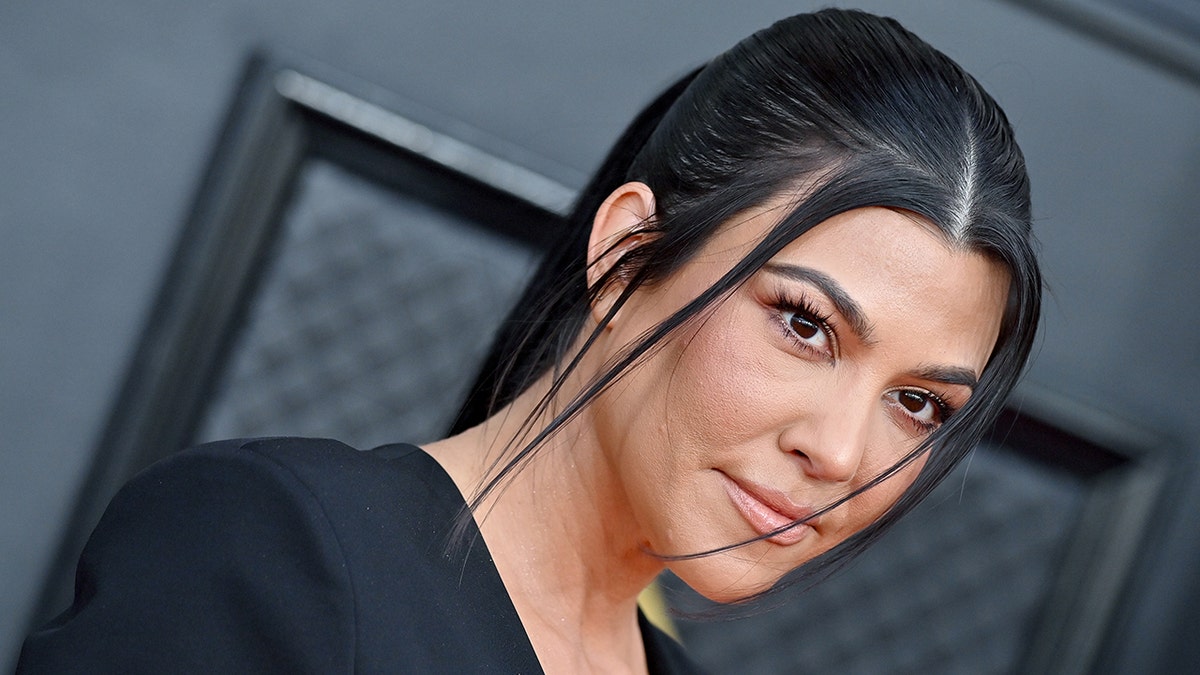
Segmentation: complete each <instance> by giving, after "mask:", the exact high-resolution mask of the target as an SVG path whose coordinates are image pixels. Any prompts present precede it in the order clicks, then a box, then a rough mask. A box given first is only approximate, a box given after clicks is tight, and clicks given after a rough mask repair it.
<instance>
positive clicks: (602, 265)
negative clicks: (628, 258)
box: [587, 182, 655, 321]
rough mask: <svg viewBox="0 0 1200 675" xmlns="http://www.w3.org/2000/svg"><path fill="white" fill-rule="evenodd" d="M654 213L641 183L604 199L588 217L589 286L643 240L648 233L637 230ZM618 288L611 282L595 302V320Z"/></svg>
mask: <svg viewBox="0 0 1200 675" xmlns="http://www.w3.org/2000/svg"><path fill="white" fill-rule="evenodd" d="M654 213H655V205H654V192H653V191H652V190H651V189H650V186H648V185H646V184H645V183H637V182H634V183H625V184H624V185H622V186H621V187H619V188H617V189H616V190H613V192H612V194H610V195H609V196H608V199H605V200H604V203H603V204H601V205H600V208H599V209H597V211H596V217H595V218H594V219H593V220H592V233H591V236H590V237H589V238H588V255H587V283H588V287H589V288H591V287H593V286H595V285H596V283H598V282H599V281H600V279H601V278H602V277H603V276H604V275H605V274H606V273H607V272H608V271H609V270H610V269H612V267H613V265H616V264H617V262H618V261H620V260H621V258H623V257H624V256H625V254H627V253H629V252H630V251H632V250H633V249H635V248H637V247H638V246H639V245H641V244H642V243H643V242H644V241H646V237H647V236H649V233H642V232H640V230H641V229H642V228H644V227H645V226H646V224H647V223H650V222H651V221H653V219H654ZM618 281H619V280H618ZM622 288H623V285H622V284H620V283H616V284H613V285H612V286H611V287H610V288H609V289H606V292H605V293H604V295H603V297H601V298H599V299H598V300H597V301H596V303H595V305H594V306H593V307H592V316H593V317H594V318H595V319H596V320H597V321H599V320H600V319H602V318H603V317H604V316H606V315H607V314H608V311H609V310H610V309H611V308H612V302H613V301H614V300H615V299H616V297H617V295H619V294H620V290H621V289H622ZM613 290H615V291H616V292H613Z"/></svg>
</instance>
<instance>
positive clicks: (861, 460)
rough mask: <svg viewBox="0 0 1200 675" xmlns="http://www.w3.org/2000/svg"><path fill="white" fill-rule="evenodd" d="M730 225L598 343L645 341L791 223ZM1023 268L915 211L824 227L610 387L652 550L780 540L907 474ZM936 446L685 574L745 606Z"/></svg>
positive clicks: (976, 359) (879, 505)
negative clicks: (972, 247) (952, 236)
mask: <svg viewBox="0 0 1200 675" xmlns="http://www.w3.org/2000/svg"><path fill="white" fill-rule="evenodd" d="M781 213H782V211H779V210H772V209H769V208H765V209H762V210H761V211H759V212H756V213H751V214H749V216H748V217H747V218H745V219H739V222H737V223H734V224H731V225H729V226H726V227H724V228H722V230H721V231H720V232H719V233H718V234H717V235H716V236H714V238H713V239H712V240H711V241H710V242H709V243H708V244H707V245H706V246H705V247H704V249H703V250H702V251H701V252H700V253H699V254H698V256H697V257H696V258H695V259H694V260H693V261H691V262H689V263H688V264H687V265H686V266H685V267H684V268H683V269H681V270H680V271H679V272H678V273H676V274H675V275H673V276H672V277H671V278H670V279H669V280H667V281H664V282H662V283H659V284H657V285H655V286H653V287H651V288H643V289H640V290H639V291H638V292H637V293H635V294H634V295H633V296H632V297H631V298H630V300H629V302H628V304H626V305H625V306H624V307H623V308H622V309H621V310H620V312H619V313H618V314H617V316H616V317H615V319H614V321H613V324H612V326H611V327H610V329H609V330H607V331H606V333H605V337H604V342H603V343H602V344H600V345H598V346H599V347H600V348H601V350H602V351H603V352H604V355H605V356H610V355H612V354H613V353H616V351H618V350H620V349H621V348H622V347H623V346H626V345H628V344H630V343H632V342H634V341H636V340H637V339H638V338H639V336H640V335H641V334H642V333H643V332H644V331H646V330H647V329H649V328H651V327H653V326H654V325H656V324H657V323H658V322H660V321H662V320H663V319H665V318H666V317H667V316H669V315H670V314H671V313H672V312H674V311H675V310H677V309H679V308H680V307H682V306H683V305H684V304H685V303H686V302H688V301H690V300H692V299H693V298H695V297H696V296H697V295H698V294H700V293H701V292H702V291H703V290H705V289H706V288H708V287H709V286H710V285H711V284H712V283H713V282H715V281H716V280H717V279H718V278H719V277H720V276H721V275H723V274H724V273H725V272H727V271H728V270H729V269H730V268H731V267H732V266H733V265H734V263H736V262H737V261H738V260H739V259H741V258H742V257H743V256H744V255H745V254H746V253H747V252H748V251H749V250H750V249H751V248H752V247H753V245H754V244H755V243H756V242H757V241H759V240H760V239H761V238H762V237H763V236H764V235H765V234H766V233H767V232H768V231H769V229H770V228H771V227H772V226H773V225H774V224H775V223H776V221H777V219H778V217H779V216H780V214H781ZM1007 288H1008V277H1007V274H1006V272H1005V271H1004V269H1003V268H1002V267H1001V266H1000V265H998V264H996V263H995V262H993V261H991V260H990V259H987V258H984V257H983V256H980V255H978V254H976V253H971V252H967V251H963V250H959V249H955V248H952V247H951V246H949V245H948V244H947V242H946V240H945V239H944V238H943V237H942V235H941V234H939V233H938V232H937V231H936V230H935V229H934V228H933V227H932V226H931V225H929V224H928V223H926V222H924V221H922V220H920V219H919V218H918V217H916V216H913V215H911V214H906V213H900V212H897V211H892V210H888V209H883V208H866V209H858V210H855V211H851V212H848V213H845V214H842V215H839V216H837V217H835V218H832V219H830V220H828V221H826V222H824V223H822V224H820V225H818V226H817V227H815V228H814V229H813V230H811V231H810V232H808V233H806V234H805V235H803V236H802V237H800V238H799V239H797V240H796V241H794V242H792V243H791V244H790V245H789V246H787V247H786V248H785V249H783V250H782V251H781V252H780V253H779V254H778V255H777V256H775V257H774V258H773V259H771V261H770V262H769V263H768V264H767V265H765V266H764V267H763V268H762V269H761V270H760V271H759V272H757V273H756V274H755V275H754V276H752V277H751V278H750V279H749V280H748V282H747V283H746V284H745V285H744V286H742V287H740V288H738V289H737V290H735V291H733V292H732V294H731V295H729V296H728V297H727V298H726V299H725V300H724V301H722V302H719V303H717V304H716V305H715V306H714V307H712V308H711V310H710V311H709V312H708V313H707V314H705V315H703V316H701V317H698V320H696V321H694V322H692V323H691V324H689V325H688V326H687V327H685V328H684V329H682V330H681V331H679V332H678V333H677V334H676V336H674V337H673V338H672V339H670V340H669V341H668V343H667V344H666V345H665V347H664V348H663V349H662V350H660V351H658V352H656V353H654V355H653V356H651V357H650V358H648V359H647V360H646V361H645V362H644V363H643V364H642V365H641V366H639V367H637V368H636V369H635V370H633V371H632V372H630V373H629V374H628V375H627V376H626V377H625V378H623V379H622V380H621V381H620V382H619V383H618V384H617V385H616V386H614V387H613V388H612V389H611V390H610V391H609V392H608V393H606V394H605V395H603V396H602V397H600V398H599V399H598V400H597V401H596V402H595V405H594V407H593V408H592V411H591V413H590V415H591V416H592V420H593V423H594V425H595V427H594V428H595V430H596V434H597V439H598V441H599V443H600V447H601V449H602V451H603V453H604V455H605V457H606V459H607V460H608V461H609V462H610V464H609V465H610V466H612V467H614V468H613V470H614V471H615V472H616V473H617V474H618V476H619V481H618V482H619V484H620V485H621V489H622V492H623V498H624V499H625V501H626V502H627V503H626V504H625V507H626V508H627V509H628V513H629V514H630V516H631V518H630V525H629V526H630V527H631V528H635V530H636V533H637V534H636V536H638V537H639V538H640V540H641V543H642V545H643V546H644V548H645V549H647V550H648V551H652V552H654V553H656V554H659V555H682V554H689V553H698V552H703V551H707V550H712V549H715V548H719V547H722V546H726V545H729V544H733V543H737V542H742V541H746V540H748V539H752V538H754V537H756V536H758V535H760V534H765V533H767V532H770V531H771V530H774V529H776V528H778V527H780V526H782V525H785V524H787V523H788V522H790V521H793V520H797V519H800V518H803V517H805V516H806V515H807V514H808V513H811V512H813V511H816V510H818V509H820V508H821V507H823V506H826V505H829V504H831V503H833V502H834V501H836V500H837V499H839V498H840V497H842V496H844V495H846V494H847V493H849V492H851V491H853V490H854V489H856V488H858V487H860V486H862V485H863V484H865V483H866V482H867V481H869V480H871V479H872V478H874V477H876V476H878V475H879V474H881V473H882V472H884V471H885V470H887V469H888V468H889V467H891V466H893V465H894V464H895V463H896V462H897V461H898V460H900V459H901V458H902V457H903V456H904V455H905V454H906V453H908V452H909V451H910V450H912V449H913V448H914V447H916V445H917V444H918V443H920V442H921V441H922V440H923V439H924V438H926V436H927V435H928V434H929V433H930V432H931V431H932V430H933V429H935V428H937V426H938V425H940V424H941V423H942V422H943V421H944V420H945V419H946V418H947V417H948V416H949V415H950V414H952V413H953V411H954V410H955V409H957V408H959V407H961V406H962V405H963V404H964V403H965V402H966V400H967V399H968V397H970V395H971V392H972V386H973V383H974V381H975V380H977V379H978V378H979V377H980V375H981V373H982V370H983V367H984V365H985V363H986V362H987V359H988V356H989V355H990V353H991V351H992V348H993V345H994V344H995V342H996V337H997V334H998V332H999V326H1000V320H1001V314H1002V310H1003V307H1004V301H1005V297H1006V293H1007ZM923 464H924V458H923V457H922V458H920V459H918V460H917V461H916V462H914V463H912V464H910V465H909V466H908V467H906V468H905V469H903V470H902V471H901V472H900V473H898V474H897V475H895V476H893V477H892V478H890V479H888V480H886V481H884V482H883V483H882V484H880V485H878V486H876V487H874V488H872V489H870V490H867V491H866V492H865V493H863V494H861V495H859V496H857V497H855V498H853V499H851V500H850V501H849V502H847V503H846V504H843V505H841V506H839V507H838V508H836V509H834V510H832V511H830V512H829V513H826V514H824V515H822V516H820V517H819V518H817V519H815V520H812V521H810V522H809V523H807V524H806V525H801V526H798V527H796V528H794V529H792V530H789V531H787V532H785V533H782V534H779V535H776V536H774V537H772V538H770V539H768V540H764V541H758V542H754V543H752V544H749V545H746V546H743V547H740V548H737V549H734V550H731V551H727V552H724V553H720V554H717V555H712V556H706V557H702V558H697V559H693V560H687V561H681V562H675V563H672V564H671V565H670V566H671V568H672V570H674V571H675V572H676V574H678V575H679V576H680V577H681V578H683V579H684V580H685V581H686V582H687V583H688V584H689V585H691V586H692V587H693V588H695V589H696V590H697V591H699V592H701V593H702V594H704V595H706V596H708V597H710V598H712V599H714V600H723V601H729V600H734V599H739V598H743V597H746V596H748V595H750V594H753V593H755V592H758V591H762V590H765V589H766V588H767V587H769V586H770V585H771V584H773V583H774V582H775V581H777V580H778V579H779V578H780V577H781V576H782V575H783V574H784V573H786V572H788V571H790V570H792V569H794V568H795V567H797V566H799V565H800V564H801V563H803V562H805V561H807V560H809V559H811V558H813V557H814V556H816V555H818V554H820V553H822V552H824V551H826V550H828V549H830V548H831V547H833V546H834V545H836V544H837V543H839V542H841V541H843V540H844V539H846V538H847V537H849V536H850V535H851V534H853V533H854V532H857V531H858V530H860V529H862V528H863V527H865V526H866V525H868V524H869V523H871V522H872V521H874V520H875V519H876V518H878V517H879V516H880V515H882V513H883V512H884V511H885V510H886V509H887V508H888V507H889V506H890V505H891V504H892V503H893V502H894V501H895V500H896V499H897V497H898V496H899V495H900V494H901V493H902V492H903V491H904V489H905V488H906V487H907V486H908V485H909V484H910V483H911V482H912V480H913V479H914V478H915V476H916V474H917V472H918V471H919V470H920V468H921V466H922V465H923Z"/></svg>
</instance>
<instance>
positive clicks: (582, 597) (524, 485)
mask: <svg viewBox="0 0 1200 675" xmlns="http://www.w3.org/2000/svg"><path fill="white" fill-rule="evenodd" d="M542 391H544V388H543V387H536V386H535V387H533V388H532V389H531V390H530V391H527V392H525V393H524V394H523V395H522V396H521V397H519V398H518V399H517V400H516V401H514V402H513V403H512V404H511V405H510V406H508V407H507V408H505V409H504V410H502V411H500V412H499V413H497V414H496V415H494V416H492V417H491V418H490V419H489V420H487V421H486V422H484V423H483V424H481V425H479V426H477V427H474V428H472V429H469V430H467V431H465V432H463V433H462V434H460V435H458V436H454V437H452V438H449V439H446V440H444V441H439V442H437V443H433V444H430V445H427V446H425V449H426V451H427V452H428V453H429V454H430V455H431V456H433V457H434V459H436V460H437V461H438V462H439V463H440V464H441V465H442V466H443V467H444V468H445V469H446V471H447V473H449V475H450V477H451V478H452V479H453V480H454V482H455V484H456V485H458V488H459V490H460V491H462V493H463V494H464V495H467V496H468V498H470V497H471V496H473V495H475V494H477V492H478V490H479V488H480V486H481V485H482V484H484V483H485V482H486V480H487V479H488V478H490V477H491V471H492V470H493V469H494V468H495V467H494V466H493V463H494V462H495V461H496V459H497V458H498V457H499V458H500V464H503V462H504V461H506V460H507V459H508V457H510V456H511V454H510V453H511V452H515V451H516V449H518V448H519V447H521V446H520V444H519V443H512V444H511V446H512V447H509V446H510V441H511V440H512V439H514V438H518V437H519V434H521V432H522V423H523V422H524V421H525V420H526V419H528V418H530V416H531V414H532V413H533V412H534V410H535V407H536V402H537V401H538V400H540V397H541V392H542ZM546 421H548V420H544V419H537V420H536V422H537V423H536V424H534V425H532V428H533V429H534V431H533V432H531V433H526V434H524V436H525V437H532V436H533V435H534V434H536V431H537V430H540V429H541V428H542V426H543V425H544V424H545V423H546ZM589 429H590V425H589V423H588V415H587V413H586V411H585V412H584V413H583V414H581V415H580V416H579V417H577V418H576V419H575V420H573V421H572V422H571V423H570V424H568V425H566V426H564V427H563V428H562V429H561V430H560V432H559V433H558V434H556V435H555V436H554V437H552V438H551V439H549V440H548V441H546V443H545V444H544V445H543V446H542V447H541V448H539V449H538V452H537V454H536V455H535V456H534V457H533V459H532V461H531V462H530V463H529V464H528V465H526V466H525V467H524V468H522V469H520V470H518V471H517V472H515V473H514V474H510V476H509V477H508V478H507V479H506V482H505V483H503V484H502V485H501V486H500V487H499V488H498V489H497V490H495V491H493V492H492V493H491V494H489V495H487V497H486V498H485V499H484V500H483V502H482V503H481V504H480V505H479V507H478V508H477V509H476V510H475V517H476V521H477V522H478V523H479V529H480V532H481V533H482V535H483V538H484V541H485V542H486V543H487V546H488V550H489V551H490V552H491V554H492V557H493V560H494V561H495V564H496V568H497V569H498V570H499V572H500V577H501V579H502V580H503V581H504V585H505V587H506V589H507V590H508V593H509V596H510V597H511V598H512V601H513V605H514V606H515V607H516V609H517V613H518V615H519V616H520V617H521V621H522V623H523V624H524V626H525V630H526V632H527V633H528V634H529V637H530V641H531V642H532V643H533V646H534V649H535V650H536V651H537V653H538V657H539V659H540V660H541V661H542V664H543V666H544V667H546V669H547V670H548V671H551V672H558V671H564V672H565V671H577V672H583V671H585V670H596V671H605V672H615V671H614V670H613V668H614V666H618V664H622V663H624V664H625V666H626V667H625V668H620V667H618V668H617V670H626V669H628V670H643V669H644V668H645V664H644V651H643V647H642V642H641V636H640V633H639V631H638V626H637V614H636V608H637V604H636V603H637V595H638V593H639V592H640V591H641V590H642V589H643V588H645V587H646V586H647V585H648V584H649V583H650V582H651V581H652V580H653V579H654V577H655V575H657V574H658V572H660V571H661V570H662V568H663V564H662V562H661V561H660V560H659V559H657V558H655V557H654V556H652V555H649V554H647V553H646V552H645V551H644V548H643V547H642V545H641V543H642V542H641V539H640V535H639V533H638V531H637V527H636V525H635V524H634V521H633V518H632V516H631V515H630V514H629V512H628V509H627V507H626V504H627V500H626V499H625V495H624V492H623V490H622V488H621V486H620V482H619V481H618V480H617V479H616V477H615V476H614V474H613V472H612V470H611V468H610V465H609V463H608V462H607V461H606V459H605V457H604V454H603V452H602V448H601V447H600V444H599V443H598V442H597V440H596V438H595V436H594V435H593V434H590V433H588V430H589ZM506 450H507V452H506ZM564 659H566V660H564ZM581 660H584V661H588V662H587V663H584V662H581ZM552 664H553V666H557V667H553V666H552Z"/></svg>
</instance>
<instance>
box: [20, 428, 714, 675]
mask: <svg viewBox="0 0 1200 675" xmlns="http://www.w3.org/2000/svg"><path fill="white" fill-rule="evenodd" d="M464 506H465V505H464V503H463V498H462V496H461V494H460V493H459V492H458V489H457V488H456V486H455V485H454V483H453V481H452V480H451V479H450V477H449V476H448V475H446V473H445V472H444V471H443V470H442V468H441V466H440V465H438V463H437V462H436V461H434V460H433V459H432V458H431V457H429V456H428V455H426V454H425V453H424V452H423V451H421V450H420V448H417V447H415V446H412V445H389V446H384V447H381V448H376V449H375V450H371V451H365V452H363V451H358V450H355V449H353V448H350V447H348V446H346V445H343V444H341V443H338V442H336V441H329V440H316V439H297V438H272V439H256V440H248V441H247V440H242V441H223V442H218V443H211V444H208V445H204V446H200V447H198V448H193V449H191V450H187V451H184V452H182V453H179V454H178V455H175V456H174V457H171V458H169V459H167V460H165V461H163V462H160V463H159V464H156V465H155V466H153V467H151V468H150V469H148V470H146V471H145V472H143V473H142V474H140V475H138V476H137V477H136V478H135V479H134V480H132V481H131V482H130V483H129V484H128V485H127V486H125V487H124V488H123V489H122V490H121V491H120V492H119V493H118V494H117V496H116V497H115V498H114V499H113V501H112V503H111V504H110V505H109V507H108V510H107V511H106V512H105V514H104V517H103V519H102V520H101V522H100V524H99V525H98V526H97V527H96V530H95V532H94V533H93V534H92V537H91V539H90V540H89V541H88V544H87V547H86V548H85V549H84V552H83V555H82V556H81V558H80V562H79V567H78V570H77V573H76V590H75V601H74V604H73V605H72V607H71V608H70V609H69V610H67V611H66V612H65V613H63V614H62V615H61V616H60V617H58V618H57V619H55V620H54V621H53V622H51V623H50V624H49V625H47V626H46V627H45V628H43V629H42V630H39V631H38V632H36V633H34V634H32V635H30V636H29V637H28V639H27V640H26V641H25V644H24V646H23V648H22V650H21V656H20V662H19V664H18V667H17V672H18V673H43V672H44V673H107V672H112V673H117V672H119V673H193V672H194V673H216V672H221V673H236V672H257V673H277V672H287V673H349V672H360V673H401V672H419V673H466V672H471V673H539V672H541V666H540V665H539V664H538V661H537V657H536V655H535V654H534V651H533V647H532V646H531V645H530V643H529V639H528V637H527V636H526V635H525V632H524V629H523V627H522V626H521V622H520V619H519V618H518V616H517V613H516V610H515V609H514V608H513V606H512V602H511V600H510V599H509V597H508V594H507V592H506V591H505V589H504V586H503V583H502V582H501V581H500V577H499V574H498V573H497V571H496V568H495V566H494V565H493V563H492V560H491V556H490V555H489V553H488V551H487V548H486V546H485V545H484V543H483V540H482V539H481V538H479V537H477V536H475V535H476V534H477V531H476V530H472V531H471V532H470V533H469V534H468V537H467V539H466V541H468V542H474V543H473V544H471V545H470V546H463V547H461V548H462V550H461V551H456V552H453V553H451V552H447V547H446V540H447V539H446V536H447V533H448V531H449V529H450V528H451V527H452V525H453V520H454V518H455V517H456V516H457V515H458V514H459V513H460V512H461V510H462V509H463V508H464ZM639 619H640V622H641V626H642V634H643V639H644V642H645V644H646V659H647V663H648V665H649V666H650V671H651V672H652V673H680V672H695V668H694V666H692V665H691V664H690V662H689V661H688V660H687V658H686V657H685V656H684V655H683V653H682V650H681V649H680V648H679V646H678V645H677V644H675V642H674V641H673V640H671V638H669V637H667V636H666V635H664V634H662V633H661V632H660V631H659V630H658V629H656V628H654V627H652V626H650V625H649V624H648V623H647V622H646V621H645V619H644V617H639Z"/></svg>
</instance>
